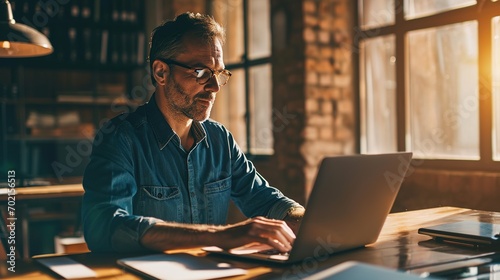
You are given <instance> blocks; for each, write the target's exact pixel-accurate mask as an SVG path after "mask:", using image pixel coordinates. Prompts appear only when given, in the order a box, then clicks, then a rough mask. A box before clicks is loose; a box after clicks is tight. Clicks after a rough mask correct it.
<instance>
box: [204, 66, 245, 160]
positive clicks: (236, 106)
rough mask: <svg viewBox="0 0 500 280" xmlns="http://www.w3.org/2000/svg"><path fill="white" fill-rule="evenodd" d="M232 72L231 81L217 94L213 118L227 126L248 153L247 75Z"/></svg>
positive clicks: (239, 71)
mask: <svg viewBox="0 0 500 280" xmlns="http://www.w3.org/2000/svg"><path fill="white" fill-rule="evenodd" d="M231 72H232V73H233V75H232V76H231V79H230V80H229V82H228V83H227V84H226V85H225V86H223V87H222V88H221V90H220V91H219V92H218V93H217V98H216V101H215V105H214V107H213V109H212V115H211V118H212V119H214V120H216V121H218V122H220V123H222V124H223V125H225V126H226V127H227V128H228V129H229V131H231V133H232V134H233V136H234V138H235V139H236V142H238V145H240V147H241V148H242V149H243V151H246V146H247V145H246V131H245V127H246V125H245V111H246V110H245V74H244V72H243V70H242V69H240V70H233V71H231Z"/></svg>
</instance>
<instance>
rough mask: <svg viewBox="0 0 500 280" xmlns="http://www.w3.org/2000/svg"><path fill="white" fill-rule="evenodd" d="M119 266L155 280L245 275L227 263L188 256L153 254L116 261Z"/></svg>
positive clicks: (187, 279) (239, 269)
mask: <svg viewBox="0 0 500 280" xmlns="http://www.w3.org/2000/svg"><path fill="white" fill-rule="evenodd" d="M118 263H119V264H120V265H123V266H126V267H129V268H132V269H134V270H137V271H139V272H141V273H144V274H147V275H149V276H151V277H154V278H156V279H166V280H167V279H186V280H196V279H214V278H222V277H229V276H235V275H243V274H246V270H244V269H241V268H234V267H232V266H231V265H230V264H229V263H218V262H215V261H213V260H211V259H209V258H205V257H196V256H193V255H190V254H184V253H180V254H155V255H147V256H142V257H132V258H125V259H120V260H118Z"/></svg>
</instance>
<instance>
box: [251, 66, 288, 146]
mask: <svg viewBox="0 0 500 280" xmlns="http://www.w3.org/2000/svg"><path fill="white" fill-rule="evenodd" d="M271 104H272V95H271V64H264V65H259V66H255V67H252V68H250V112H252V114H251V115H250V129H251V133H250V135H251V136H252V137H251V140H250V141H251V143H252V145H251V151H250V152H251V153H254V154H272V152H273V130H272V129H273V121H272V111H271V110H272V108H271ZM278 113H280V112H278ZM284 116H286V115H284Z"/></svg>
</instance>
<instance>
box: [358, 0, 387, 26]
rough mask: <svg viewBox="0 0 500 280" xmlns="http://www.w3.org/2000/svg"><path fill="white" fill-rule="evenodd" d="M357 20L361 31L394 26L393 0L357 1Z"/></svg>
mask: <svg viewBox="0 0 500 280" xmlns="http://www.w3.org/2000/svg"><path fill="white" fill-rule="evenodd" d="M359 20H360V23H359V25H361V28H362V29H370V28H375V27H381V26H387V25H391V24H394V20H395V16H394V0H359Z"/></svg>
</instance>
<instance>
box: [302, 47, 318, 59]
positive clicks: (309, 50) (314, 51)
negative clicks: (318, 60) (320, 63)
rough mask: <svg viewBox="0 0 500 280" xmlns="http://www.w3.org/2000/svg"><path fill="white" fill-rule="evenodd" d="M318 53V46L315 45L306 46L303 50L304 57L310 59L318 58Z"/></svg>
mask: <svg viewBox="0 0 500 280" xmlns="http://www.w3.org/2000/svg"><path fill="white" fill-rule="evenodd" d="M319 53H320V51H319V48H318V45H316V44H307V45H306V50H305V55H306V57H309V58H312V57H316V56H318V54H319Z"/></svg>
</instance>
